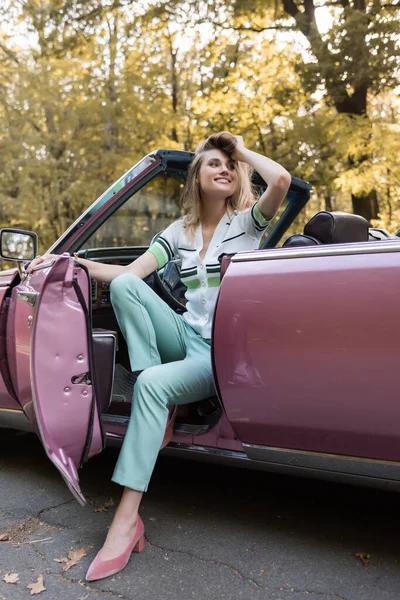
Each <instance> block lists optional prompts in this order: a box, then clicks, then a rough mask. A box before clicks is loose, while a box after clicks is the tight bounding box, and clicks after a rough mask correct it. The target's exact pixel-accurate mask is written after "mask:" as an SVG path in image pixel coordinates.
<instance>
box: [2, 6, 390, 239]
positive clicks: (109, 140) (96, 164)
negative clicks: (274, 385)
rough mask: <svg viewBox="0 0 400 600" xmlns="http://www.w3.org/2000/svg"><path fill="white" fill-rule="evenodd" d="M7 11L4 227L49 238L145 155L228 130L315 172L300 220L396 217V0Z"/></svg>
mask: <svg viewBox="0 0 400 600" xmlns="http://www.w3.org/2000/svg"><path fill="white" fill-rule="evenodd" d="M0 17H1V20H0V22H1V26H0V74H1V77H0V167H1V168H0V226H10V225H11V226H18V227H21V228H25V229H33V230H35V231H36V232H37V233H38V234H39V236H40V241H41V250H44V249H45V248H47V247H49V246H50V244H51V243H52V242H53V241H54V240H55V239H56V238H57V237H58V236H59V235H60V234H61V233H62V232H63V231H64V230H65V228H66V227H67V226H68V225H69V224H70V223H71V222H72V221H73V220H75V219H76V218H77V217H78V216H79V214H80V213H81V212H82V210H83V209H84V208H85V207H86V206H88V205H89V204H91V203H92V202H93V200H94V199H95V198H96V197H97V196H98V195H100V193H101V192H103V191H104V189H106V188H107V187H108V186H109V185H110V183H111V182H112V181H113V180H115V179H117V178H118V177H119V176H120V175H121V174H122V173H123V172H124V171H126V170H127V169H128V168H129V167H130V166H132V164H134V163H135V162H136V161H137V160H139V159H140V158H141V157H142V156H143V155H144V154H147V153H148V152H150V151H151V150H154V149H156V148H161V147H169V148H183V149H188V150H193V149H194V148H195V146H196V144H197V143H198V142H199V141H200V140H201V139H202V138H204V137H205V136H207V135H208V134H209V133H210V132H212V131H216V130H221V129H228V130H230V131H231V132H232V133H235V134H241V135H243V137H244V139H245V142H246V144H247V145H248V146H249V147H251V148H252V149H254V150H256V151H259V152H261V153H265V154H267V155H268V156H270V157H272V158H273V159H275V160H278V161H279V162H281V163H282V164H283V165H284V166H285V167H286V168H287V169H288V170H290V172H291V173H292V174H294V175H296V176H297V177H300V178H302V179H306V180H308V181H310V182H311V183H312V184H313V185H314V190H315V191H314V195H313V199H312V202H311V203H310V205H309V207H308V208H307V212H306V213H305V214H304V215H303V216H302V219H303V221H305V220H307V219H308V218H309V217H310V216H311V215H312V214H313V213H315V212H316V211H317V210H319V209H325V208H326V209H328V210H344V211H354V212H358V213H359V214H363V215H364V216H366V217H367V218H368V219H369V220H370V221H371V222H372V223H373V224H379V225H382V226H384V227H386V228H387V229H389V230H390V231H391V232H396V231H397V230H398V229H400V203H399V200H400V164H399V160H398V155H399V152H400V143H399V138H400V86H399V72H400V70H399V58H400V34H399V32H400V4H399V3H398V2H396V1H395V2H391V1H386V0H334V1H332V0H274V2H272V0H225V1H224V2H222V1H221V0H206V1H201V2H200V1H199V0H184V1H183V0H137V1H132V0H3V2H2V4H1V7H0ZM300 225H301V223H299V224H298V226H300Z"/></svg>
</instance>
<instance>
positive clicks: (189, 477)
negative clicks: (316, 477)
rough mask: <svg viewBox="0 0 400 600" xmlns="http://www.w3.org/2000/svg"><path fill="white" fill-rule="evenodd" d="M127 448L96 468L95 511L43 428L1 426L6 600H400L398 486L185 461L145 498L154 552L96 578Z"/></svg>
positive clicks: (0, 577) (84, 478)
mask: <svg viewBox="0 0 400 600" xmlns="http://www.w3.org/2000/svg"><path fill="white" fill-rule="evenodd" d="M116 456H117V450H115V449H109V450H107V451H106V452H104V453H103V454H102V455H101V456H99V457H96V458H94V459H92V460H91V461H90V462H89V463H88V464H87V465H86V466H85V467H84V469H83V470H82V472H81V483H82V489H83V492H84V493H85V495H86V497H87V499H88V501H89V503H88V505H87V506H85V507H81V506H79V504H78V503H77V502H76V501H75V500H74V499H73V498H72V496H71V494H70V492H69V491H68V489H67V488H66V486H65V484H64V483H63V481H62V479H61V477H60V475H59V474H58V472H57V471H56V469H55V468H54V467H53V466H52V465H51V463H50V461H49V460H48V459H47V457H46V456H45V454H44V451H43V449H42V447H41V445H40V444H39V442H38V440H37V439H36V438H35V437H34V436H33V435H31V434H18V433H15V432H8V431H5V430H0V600H14V599H22V598H29V597H31V595H30V594H31V592H34V591H36V592H37V595H35V597H38V598H40V599H43V600H46V598H48V599H52V600H53V599H55V600H64V599H65V600H92V599H97V598H99V599H107V598H109V599H112V598H120V599H122V600H170V599H171V600H172V599H173V600H177V599H179V600H190V599H195V600H211V599H212V600H214V599H218V600H242V599H243V600H260V599H263V600H264V599H268V600H400V564H399V554H400V526H399V511H400V496H399V495H398V494H395V493H390V492H382V491H379V490H372V489H364V488H356V487H350V486H344V485H340V484H332V483H323V482H316V481H310V480H306V479H301V478H297V477H285V476H277V475H268V474H266V473H261V472H250V471H243V470H240V469H233V468H224V467H220V466H218V467H217V466H209V465H204V464H198V463H193V462H189V461H184V460H177V459H172V458H160V459H159V461H158V463H157V466H156V470H155V473H154V475H153V479H152V482H151V486H150V489H149V491H148V493H147V494H146V495H145V498H144V501H143V503H142V509H141V515H142V518H143V521H144V523H145V527H146V548H145V551H144V552H142V553H141V554H135V555H134V556H132V558H131V560H130V562H129V564H128V566H127V568H126V569H125V570H124V571H123V572H122V573H119V574H118V575H115V576H114V577H111V578H108V579H105V580H102V581H98V582H92V583H90V584H89V583H86V582H85V580H84V576H85V573H86V570H87V568H88V566H89V564H90V561H91V560H92V559H93V557H94V555H95V553H96V552H97V550H98V549H99V548H100V546H101V544H102V541H103V539H104V535H105V531H106V529H107V527H108V525H109V524H110V521H111V518H112V514H113V511H114V510H115V506H116V504H117V502H118V498H119V495H120V489H119V487H118V486H117V485H114V484H113V483H111V481H110V477H111V474H112V470H113V465H114V464H115V460H116ZM10 574H14V575H10ZM39 576H42V577H43V586H44V587H45V588H46V590H45V591H41V592H40V589H41V585H40V581H41V579H40V578H39V583H38V577H39ZM4 579H6V581H9V580H10V579H11V580H16V579H17V582H16V583H6V581H4ZM32 583H35V584H36V588H35V587H33V588H27V586H28V585H30V584H32Z"/></svg>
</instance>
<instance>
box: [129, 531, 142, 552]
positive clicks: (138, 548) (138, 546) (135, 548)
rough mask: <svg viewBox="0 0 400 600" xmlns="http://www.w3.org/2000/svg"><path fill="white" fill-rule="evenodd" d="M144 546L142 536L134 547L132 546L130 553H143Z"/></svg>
mask: <svg viewBox="0 0 400 600" xmlns="http://www.w3.org/2000/svg"><path fill="white" fill-rule="evenodd" d="M144 546H145V541H144V535H142V537H141V538H140V540H139V541H138V542H137V544H136V546H134V548H133V550H132V552H143V550H144Z"/></svg>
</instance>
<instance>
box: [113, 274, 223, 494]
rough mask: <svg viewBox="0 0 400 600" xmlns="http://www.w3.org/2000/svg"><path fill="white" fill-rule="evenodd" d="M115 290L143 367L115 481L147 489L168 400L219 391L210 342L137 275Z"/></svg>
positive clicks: (136, 361) (122, 279)
mask: <svg viewBox="0 0 400 600" xmlns="http://www.w3.org/2000/svg"><path fill="white" fill-rule="evenodd" d="M110 289H111V302H112V305H113V308H114V311H115V315H116V317H117V321H118V324H119V326H120V328H121V331H122V333H123V335H124V337H125V340H126V343H127V346H128V351H129V358H130V363H131V369H132V371H140V370H142V369H143V372H142V373H141V374H140V375H139V377H138V379H137V381H136V383H135V387H134V392H133V399H132V411H131V417H130V420H129V425H128V430H127V432H126V436H125V439H124V442H123V445H122V448H121V452H120V455H119V458H118V462H117V465H116V467H115V471H114V474H113V477H112V480H113V481H115V482H116V483H119V484H120V485H123V486H126V487H129V488H132V489H134V490H138V491H143V492H145V491H146V490H147V487H148V484H149V481H150V477H151V474H152V472H153V469H154V465H155V463H156V460H157V455H158V452H159V450H160V447H161V444H162V441H163V438H164V433H165V428H166V424H167V420H168V414H169V411H168V405H171V404H189V403H190V402H196V401H198V400H203V399H204V398H208V397H209V396H213V395H215V388H214V382H213V376H212V368H211V354H210V344H209V341H207V340H204V339H203V338H202V337H201V336H200V335H199V334H198V333H196V332H195V330H194V329H193V328H192V327H191V326H190V325H188V324H187V323H186V321H185V319H184V318H183V317H182V316H181V315H178V314H177V313H175V312H174V311H173V310H172V309H171V308H170V307H169V306H168V305H167V304H166V303H165V302H164V301H163V300H161V298H159V297H158V296H157V294H156V293H155V292H153V290H152V289H151V288H150V287H149V286H148V285H147V284H146V283H144V281H142V280H141V279H140V278H139V277H137V276H136V275H133V274H130V273H124V274H123V275H120V276H119V277H117V278H116V279H114V280H113V281H112V283H111V286H110Z"/></svg>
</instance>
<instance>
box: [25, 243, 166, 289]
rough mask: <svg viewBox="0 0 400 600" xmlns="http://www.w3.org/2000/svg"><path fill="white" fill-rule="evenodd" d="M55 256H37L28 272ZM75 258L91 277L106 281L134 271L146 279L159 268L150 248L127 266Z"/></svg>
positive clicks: (75, 255) (76, 256) (108, 281)
mask: <svg viewBox="0 0 400 600" xmlns="http://www.w3.org/2000/svg"><path fill="white" fill-rule="evenodd" d="M53 256H55V255H53V254H44V255H43V256H38V257H36V258H35V259H34V260H33V261H32V262H31V263H30V265H29V266H28V268H27V271H28V273H31V272H32V271H33V269H34V268H35V267H36V266H37V265H40V263H42V262H44V261H46V260H49V259H50V258H52V257H53ZM74 258H75V260H76V261H77V262H79V263H80V264H81V265H84V266H85V267H86V268H87V270H88V272H89V276H90V277H92V278H93V279H96V280H97V281H104V282H106V283H110V282H111V281H112V280H113V279H115V278H116V277H118V275H122V274H123V273H133V274H134V275H137V276H138V277H140V279H145V278H146V277H147V276H148V275H150V274H151V273H153V272H154V271H155V270H156V269H158V262H157V259H156V257H155V256H154V254H152V253H151V252H149V251H148V250H147V251H146V252H145V253H144V254H142V256H139V258H137V259H136V260H134V261H133V262H131V263H130V264H129V265H126V266H122V265H108V264H106V263H99V262H96V261H94V260H87V259H86V258H80V257H78V255H77V254H74Z"/></svg>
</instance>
